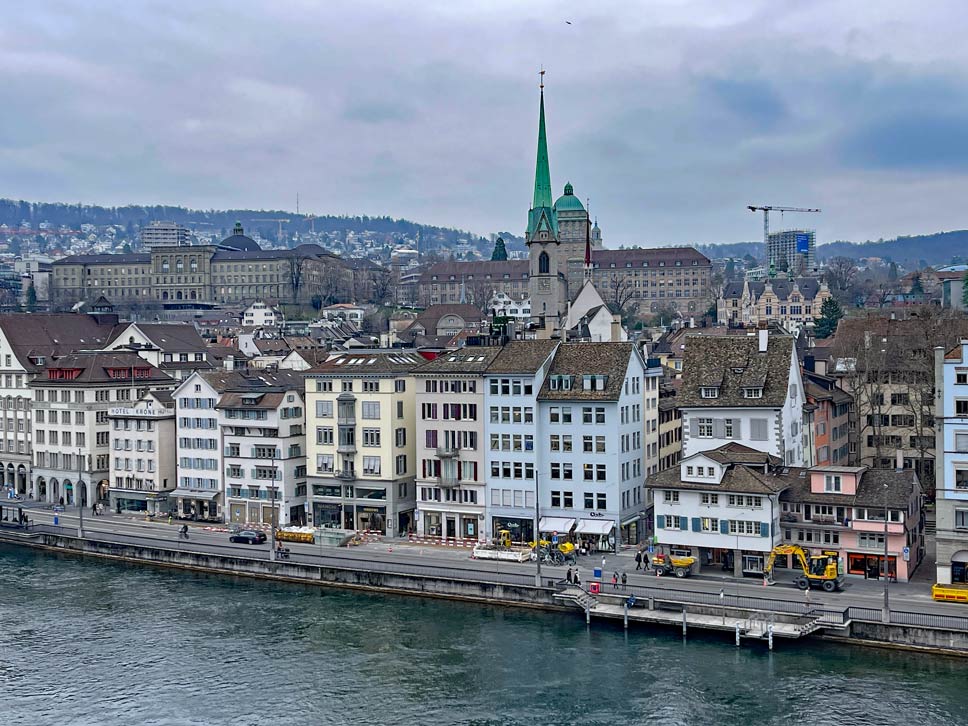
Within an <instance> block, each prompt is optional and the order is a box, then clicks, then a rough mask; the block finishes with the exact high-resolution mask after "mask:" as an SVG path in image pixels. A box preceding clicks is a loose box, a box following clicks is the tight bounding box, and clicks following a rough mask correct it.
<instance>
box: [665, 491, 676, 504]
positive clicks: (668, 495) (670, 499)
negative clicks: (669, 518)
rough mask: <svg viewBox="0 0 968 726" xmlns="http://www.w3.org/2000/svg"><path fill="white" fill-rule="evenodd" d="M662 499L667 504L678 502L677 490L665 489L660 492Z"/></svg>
mask: <svg viewBox="0 0 968 726" xmlns="http://www.w3.org/2000/svg"><path fill="white" fill-rule="evenodd" d="M662 501H664V502H666V503H667V504H678V503H679V492H677V491H672V490H669V489H665V490H663V492H662Z"/></svg>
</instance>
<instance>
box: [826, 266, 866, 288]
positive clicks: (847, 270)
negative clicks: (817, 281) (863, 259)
mask: <svg viewBox="0 0 968 726" xmlns="http://www.w3.org/2000/svg"><path fill="white" fill-rule="evenodd" d="M857 274H858V269H857V263H856V262H854V261H853V260H852V259H850V258H849V257H834V258H833V259H831V260H830V261H829V262H828V263H827V269H826V279H827V285H829V286H830V289H831V290H835V291H839V292H841V293H844V292H847V291H848V290H849V289H850V288H851V287H852V286H853V284H854V282H855V281H856V280H857Z"/></svg>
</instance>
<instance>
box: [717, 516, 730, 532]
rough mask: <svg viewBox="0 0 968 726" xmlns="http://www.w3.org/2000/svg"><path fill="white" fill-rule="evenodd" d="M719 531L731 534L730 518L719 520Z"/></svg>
mask: <svg viewBox="0 0 968 726" xmlns="http://www.w3.org/2000/svg"><path fill="white" fill-rule="evenodd" d="M719 533H720V534H729V520H728V519H720V520H719Z"/></svg>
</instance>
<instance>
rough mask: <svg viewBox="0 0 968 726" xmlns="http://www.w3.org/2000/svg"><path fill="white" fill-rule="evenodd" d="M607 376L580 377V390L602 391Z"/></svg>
mask: <svg viewBox="0 0 968 726" xmlns="http://www.w3.org/2000/svg"><path fill="white" fill-rule="evenodd" d="M607 383H608V376H593V375H584V376H582V389H583V390H585V391H604V390H605V385H606V384H607Z"/></svg>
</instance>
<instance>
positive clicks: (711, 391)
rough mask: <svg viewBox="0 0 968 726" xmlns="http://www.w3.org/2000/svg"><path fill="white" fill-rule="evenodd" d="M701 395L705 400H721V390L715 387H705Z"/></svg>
mask: <svg viewBox="0 0 968 726" xmlns="http://www.w3.org/2000/svg"><path fill="white" fill-rule="evenodd" d="M699 395H700V396H702V397H703V398H719V389H718V388H716V387H715V386H703V387H702V388H700V389H699Z"/></svg>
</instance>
